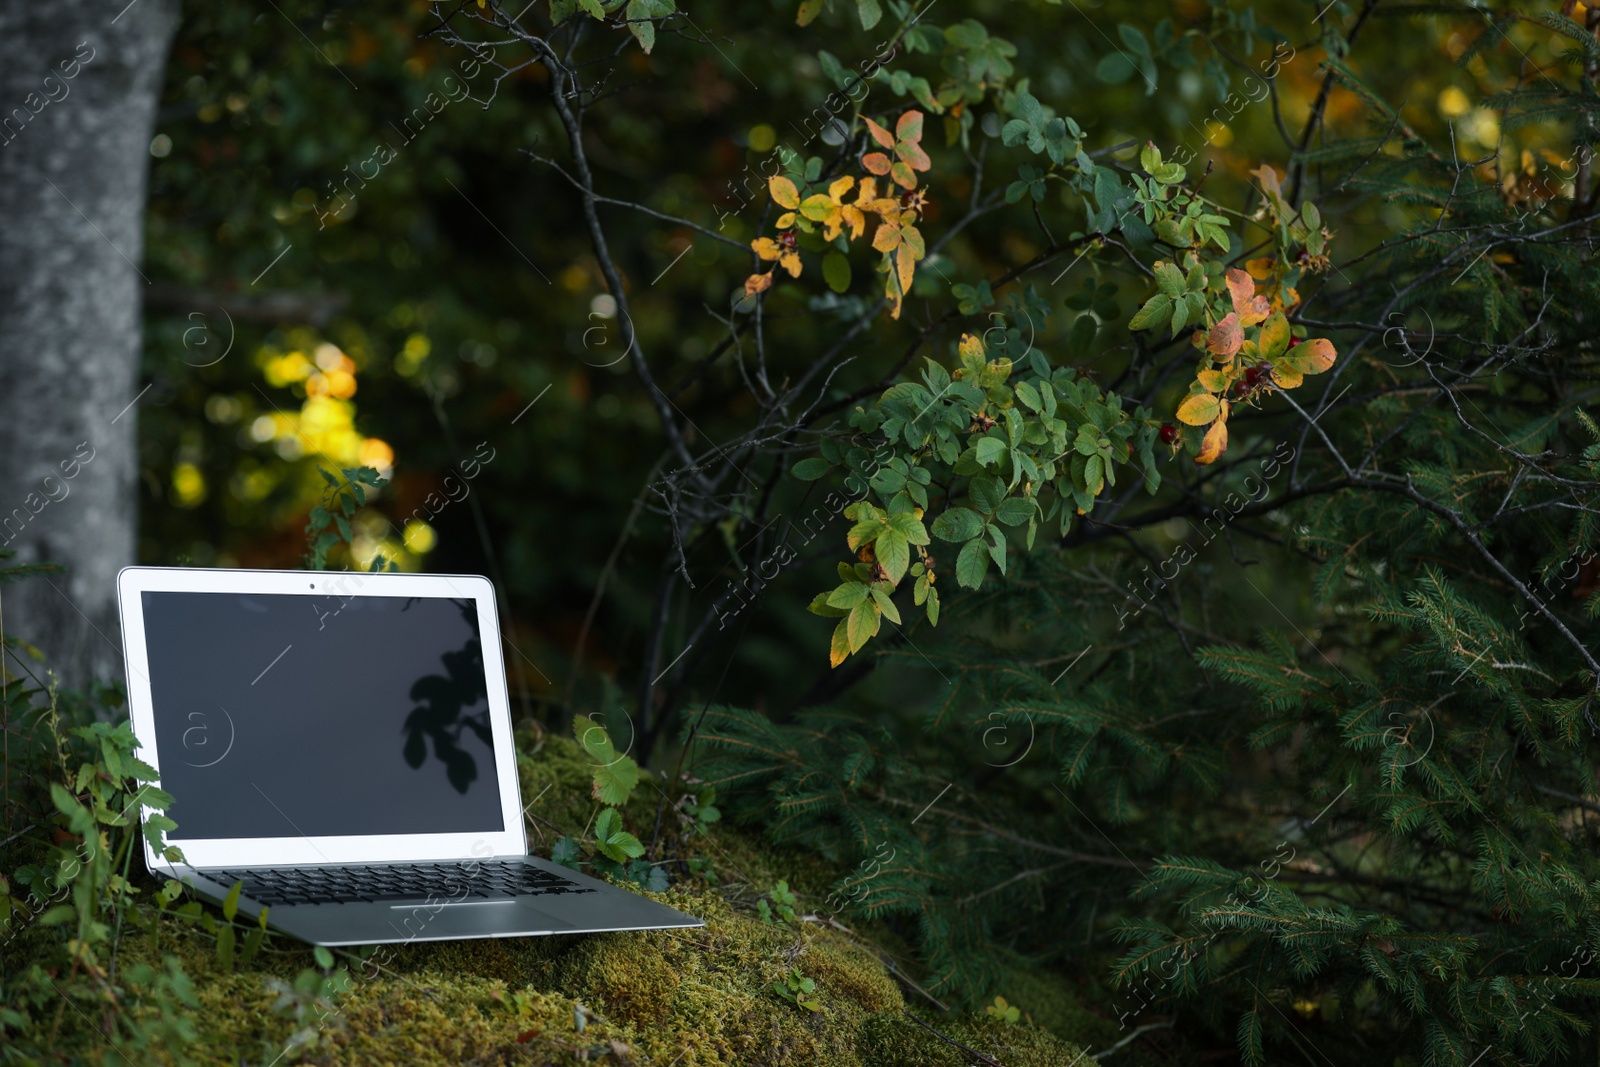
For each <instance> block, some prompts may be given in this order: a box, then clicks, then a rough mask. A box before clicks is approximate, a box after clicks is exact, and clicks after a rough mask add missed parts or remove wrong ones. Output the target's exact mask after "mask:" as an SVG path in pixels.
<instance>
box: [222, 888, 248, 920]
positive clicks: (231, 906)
mask: <svg viewBox="0 0 1600 1067" xmlns="http://www.w3.org/2000/svg"><path fill="white" fill-rule="evenodd" d="M243 888H244V883H243V882H235V883H233V888H232V889H230V890H228V895H227V896H225V897H223V898H222V917H223V918H224V919H227V920H228V921H229V922H233V917H234V915H236V914H237V913H238V911H239V891H240V890H241V889H243Z"/></svg>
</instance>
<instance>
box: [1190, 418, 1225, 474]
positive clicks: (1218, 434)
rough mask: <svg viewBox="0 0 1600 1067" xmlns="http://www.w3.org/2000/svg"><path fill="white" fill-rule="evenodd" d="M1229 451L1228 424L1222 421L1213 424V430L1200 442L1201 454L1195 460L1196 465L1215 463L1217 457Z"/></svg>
mask: <svg viewBox="0 0 1600 1067" xmlns="http://www.w3.org/2000/svg"><path fill="white" fill-rule="evenodd" d="M1227 450H1228V424H1227V423H1226V422H1224V421H1222V420H1221V419H1218V420H1217V421H1216V422H1214V423H1212V424H1211V429H1209V430H1207V431H1206V435H1205V437H1203V438H1202V439H1201V440H1200V454H1199V455H1198V456H1196V457H1195V458H1194V461H1195V462H1196V463H1200V464H1206V463H1215V462H1216V461H1217V457H1218V456H1220V455H1222V454H1223V453H1224V452H1226V451H1227Z"/></svg>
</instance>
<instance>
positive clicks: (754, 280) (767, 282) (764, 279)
mask: <svg viewBox="0 0 1600 1067" xmlns="http://www.w3.org/2000/svg"><path fill="white" fill-rule="evenodd" d="M771 288H772V272H771V271H768V272H767V273H766V274H752V275H750V277H748V278H746V279H745V280H744V295H745V296H746V297H752V296H755V295H756V294H757V293H764V292H766V291H767V290H768V289H771Z"/></svg>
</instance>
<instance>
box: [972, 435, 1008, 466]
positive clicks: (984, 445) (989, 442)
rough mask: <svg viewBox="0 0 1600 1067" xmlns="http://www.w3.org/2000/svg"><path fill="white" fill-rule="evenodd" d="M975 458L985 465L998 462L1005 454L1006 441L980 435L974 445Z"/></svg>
mask: <svg viewBox="0 0 1600 1067" xmlns="http://www.w3.org/2000/svg"><path fill="white" fill-rule="evenodd" d="M974 448H975V453H976V456H977V460H978V462H979V463H980V464H982V465H983V466H985V467H991V466H993V465H994V464H996V463H998V462H1000V457H1002V456H1004V455H1005V454H1006V443H1005V442H1004V441H1002V440H1000V439H999V438H997V437H980V438H978V440H977V442H976V445H975V446H974Z"/></svg>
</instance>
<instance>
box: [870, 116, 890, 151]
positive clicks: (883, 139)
mask: <svg viewBox="0 0 1600 1067" xmlns="http://www.w3.org/2000/svg"><path fill="white" fill-rule="evenodd" d="M863 121H864V122H866V124H867V132H868V133H870V134H872V139H873V140H874V141H877V142H878V143H879V144H881V145H883V147H885V148H893V147H894V134H892V133H890V132H889V131H888V130H886V129H884V128H883V127H882V126H879V125H878V124H877V123H876V122H873V121H872V120H871V119H869V118H866V117H865V116H863Z"/></svg>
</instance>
